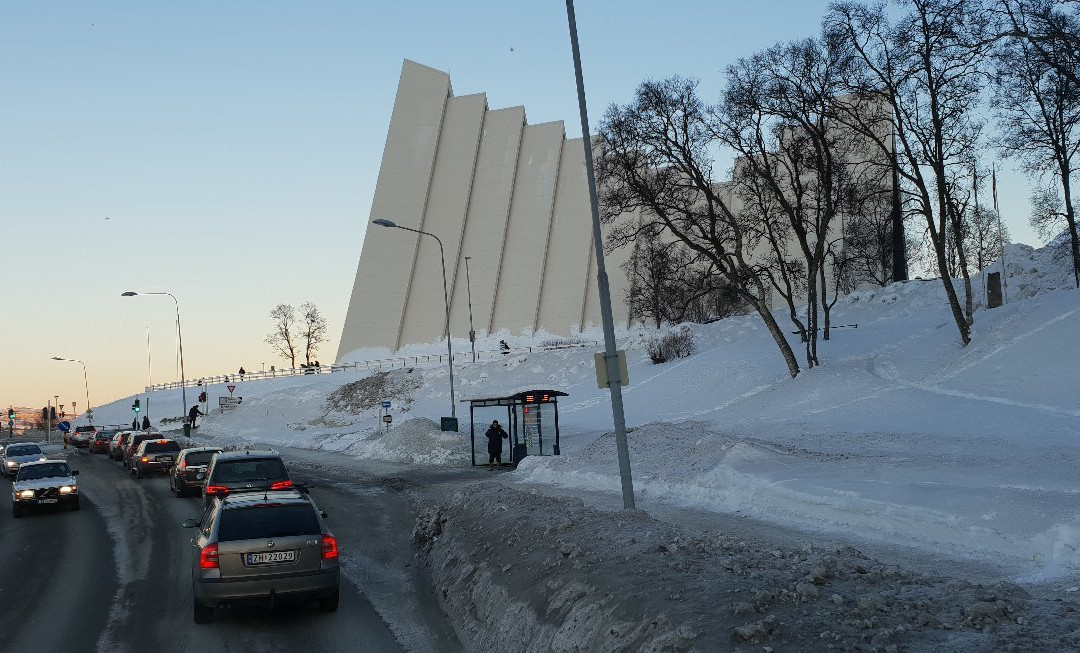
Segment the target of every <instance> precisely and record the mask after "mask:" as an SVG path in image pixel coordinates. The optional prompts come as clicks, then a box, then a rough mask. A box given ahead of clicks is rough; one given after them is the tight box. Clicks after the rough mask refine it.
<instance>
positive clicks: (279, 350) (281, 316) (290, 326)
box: [264, 304, 298, 367]
mask: <svg viewBox="0 0 1080 653" xmlns="http://www.w3.org/2000/svg"><path fill="white" fill-rule="evenodd" d="M270 319H272V320H273V321H274V328H273V329H272V330H271V331H270V333H268V334H267V335H266V338H265V340H264V342H266V344H268V345H270V347H271V348H273V350H274V353H276V354H277V355H278V356H281V358H282V359H283V360H287V361H289V367H296V353H297V344H298V338H297V335H296V309H294V308H293V307H292V306H291V305H289V304H278V305H277V306H275V307H274V309H273V310H271V311H270Z"/></svg>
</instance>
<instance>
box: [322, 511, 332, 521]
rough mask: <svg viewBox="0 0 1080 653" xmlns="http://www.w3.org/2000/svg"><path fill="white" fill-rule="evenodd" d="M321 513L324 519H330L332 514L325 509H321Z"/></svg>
mask: <svg viewBox="0 0 1080 653" xmlns="http://www.w3.org/2000/svg"><path fill="white" fill-rule="evenodd" d="M320 514H322V518H323V519H330V515H328V514H326V511H325V510H322V511H320Z"/></svg>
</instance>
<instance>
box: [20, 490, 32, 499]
mask: <svg viewBox="0 0 1080 653" xmlns="http://www.w3.org/2000/svg"><path fill="white" fill-rule="evenodd" d="M19 498H20V499H33V498H34V491H33V490H23V491H22V492H19Z"/></svg>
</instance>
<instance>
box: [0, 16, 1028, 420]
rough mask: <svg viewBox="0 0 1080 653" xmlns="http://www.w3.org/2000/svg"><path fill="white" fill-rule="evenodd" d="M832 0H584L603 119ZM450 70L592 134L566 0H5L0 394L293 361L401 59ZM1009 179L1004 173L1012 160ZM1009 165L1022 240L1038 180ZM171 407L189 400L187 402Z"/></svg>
mask: <svg viewBox="0 0 1080 653" xmlns="http://www.w3.org/2000/svg"><path fill="white" fill-rule="evenodd" d="M827 4H828V3H827V2H824V1H818V0H809V1H796V0H781V1H772V2H758V3H747V2H727V1H723V2H720V1H716V2H707V1H701V2H689V1H688V2H678V1H674V0H673V1H671V2H666V3H657V2H655V1H633V2H589V1H587V0H582V1H580V2H578V3H577V13H578V26H579V30H580V36H581V42H582V58H583V64H584V69H585V84H586V90H587V92H588V94H589V98H588V99H589V109H590V116H591V118H592V121H593V123H594V124H595V122H596V119H597V118H599V116H600V115H601V113H602V112H603V110H604V108H605V107H606V106H607V105H609V104H610V103H612V102H626V101H627V100H629V99H630V97H631V94H632V92H633V90H634V88H635V87H636V86H637V84H638V83H639V82H640V81H642V80H643V79H645V78H649V77H664V76H667V75H670V74H680V75H684V76H691V77H698V78H700V79H701V80H702V89H703V94H704V95H705V96H706V97H710V98H711V97H712V96H713V95H715V92H716V90H717V89H718V88H719V83H720V73H721V71H722V70H723V68H724V66H726V65H727V64H729V63H730V62H732V61H733V60H734V59H735V58H737V57H739V56H744V55H748V54H750V53H752V52H753V51H755V50H757V49H760V48H763V47H766V46H768V45H771V44H773V43H775V42H777V41H780V40H786V39H792V38H798V37H802V36H806V35H809V34H812V33H813V32H815V31H816V29H817V25H818V23H819V21H820V18H821V16H822V14H823V12H824V9H825V7H826V5H827ZM405 58H409V59H413V60H415V61H417V62H419V63H422V64H425V65H427V66H431V67H433V68H437V69H440V70H444V71H447V72H449V73H450V76H451V80H452V83H453V87H454V91H455V93H456V94H459V95H464V94H468V93H476V92H486V93H487V95H488V102H489V105H490V106H491V107H492V108H499V107H505V106H513V105H524V106H525V108H526V113H527V115H528V118H529V121H530V122H531V123H539V122H546V121H550V120H560V119H561V120H564V121H565V122H566V129H567V135H568V136H571V137H573V136H578V135H580V129H579V127H578V124H579V123H578V117H577V98H576V91H575V87H574V78H573V63H572V60H571V56H570V45H569V37H568V33H567V23H566V11H565V3H563V2H558V1H556V0H549V1H548V2H537V1H532V2H506V1H502V2H495V1H487V2H484V1H475V0H474V1H457V2H445V1H444V2H396V3H378V4H376V3H365V2H356V1H334V2H306V3H298V2H279V1H259V2H254V1H250V2H239V1H234V2H221V1H219V0H217V1H214V2H207V1H201V2H200V1H194V2H183V3H161V2H154V3H148V2H141V1H134V0H129V1H126V2H120V1H98V2H73V1H68V2H14V1H9V2H4V3H2V4H0V225H2V226H3V229H2V230H0V239H2V243H3V249H2V251H0V262H2V263H0V269H2V270H3V275H2V283H3V299H4V301H3V305H2V307H0V311H2V319H0V324H2V329H3V331H2V338H0V365H2V368H0V369H2V372H0V403H2V404H3V405H4V406H5V407H6V406H7V405H8V404H14V405H17V406H42V405H44V404H45V402H46V400H47V399H49V398H51V397H53V396H54V395H60V397H61V403H65V404H67V405H70V401H71V400H72V399H75V400H76V401H77V402H78V404H79V407H80V410H81V409H82V407H83V404H84V403H85V399H84V387H83V382H82V369H81V367H80V366H79V365H77V364H73V363H61V362H55V361H52V360H50V358H51V357H52V356H56V355H58V356H63V357H67V358H79V359H82V360H83V361H85V362H86V364H87V368H88V370H89V376H90V401H91V403H92V404H94V405H98V404H101V403H105V402H107V401H111V400H114V399H116V398H117V397H120V396H125V395H130V394H133V393H135V392H139V391H141V389H142V387H143V385H144V384H145V383H146V381H147V377H148V369H147V368H148V355H147V354H148V352H147V344H146V331H147V328H149V330H150V336H151V348H150V356H149V359H150V366H151V367H152V375H153V380H154V381H155V382H161V381H166V380H173V379H176V378H178V375H177V373H176V351H175V350H176V341H175V328H174V322H173V320H174V315H175V313H174V309H173V303H172V300H170V299H169V298H168V297H136V298H121V297H120V293H121V292H123V291H125V290H136V291H147V292H153V291H166V292H171V293H173V294H174V295H176V297H177V298H178V300H179V302H180V311H181V317H182V326H183V335H184V358H185V368H186V373H187V376H188V378H197V377H199V376H208V375H213V374H220V373H225V372H235V371H236V370H237V368H239V367H240V366H241V365H242V366H244V367H245V368H246V369H248V370H258V369H261V368H262V366H263V365H264V364H265V366H266V368H267V369H269V367H270V365H277V366H279V367H280V366H282V361H281V360H280V359H275V358H274V357H273V355H272V354H271V352H270V350H269V347H268V346H267V345H265V344H264V343H263V336H264V335H265V334H266V332H267V331H268V330H269V328H270V326H271V325H270V320H269V318H268V313H269V311H270V309H271V308H272V307H273V306H274V305H276V304H278V303H283V302H284V303H292V304H294V305H299V304H300V303H302V302H304V301H313V302H315V303H316V304H317V305H318V306H319V307H320V308H321V309H322V311H323V313H324V314H325V315H326V317H327V318H328V320H329V323H330V342H329V343H327V344H326V345H324V346H323V349H322V351H321V353H320V354H319V358H320V360H321V361H322V362H329V361H332V360H333V359H334V357H335V353H336V347H337V342H338V339H339V337H340V334H341V326H342V323H343V320H344V316H345V312H346V310H347V308H348V299H349V293H350V291H351V288H352V282H353V277H354V275H355V272H356V265H357V261H358V259H359V255H360V247H361V243H362V240H363V235H364V231H365V223H366V221H367V218H368V212H369V210H370V206H371V197H372V193H373V189H374V184H375V179H376V176H377V174H378V166H379V162H380V158H381V154H382V146H383V142H384V140H385V137H386V129H387V125H388V123H389V118H390V111H391V109H392V106H393V100H394V92H395V89H396V85H397V80H398V74H399V72H400V69H401V62H402V60H403V59H405ZM1010 182H1011V183H1013V184H1014V185H1015V186H1016V187H1014V188H1010V187H1009V183H1010ZM1022 183H1023V182H1022V180H1020V179H1019V178H1018V177H1012V176H1010V177H1006V178H1005V180H1003V184H1002V185H1003V187H1002V209H1003V212H1004V213H1005V215H1006V217H1007V218H1008V219H1009V221H1010V223H1011V227H1012V229H1013V233H1014V237H1015V238H1016V239H1017V240H1021V241H1025V242H1031V241H1032V236H1031V235H1030V231H1029V230H1028V229H1027V227H1026V215H1027V208H1026V198H1027V194H1028V190H1027V188H1026V186H1023V187H1022V188H1021V187H1019V185H1021V184H1022ZM175 412H177V413H178V412H179V408H177V410H176V411H175Z"/></svg>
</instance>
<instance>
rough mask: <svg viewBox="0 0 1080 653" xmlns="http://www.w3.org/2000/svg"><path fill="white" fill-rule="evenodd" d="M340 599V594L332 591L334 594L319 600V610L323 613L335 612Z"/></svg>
mask: <svg viewBox="0 0 1080 653" xmlns="http://www.w3.org/2000/svg"><path fill="white" fill-rule="evenodd" d="M340 597H341V593H340V592H339V591H338V590H334V593H333V594H331V595H330V596H328V597H326V598H325V599H319V609H320V610H322V611H323V612H337V606H338V599H339V598H340Z"/></svg>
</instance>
